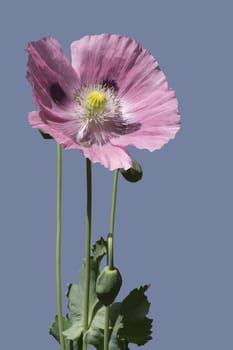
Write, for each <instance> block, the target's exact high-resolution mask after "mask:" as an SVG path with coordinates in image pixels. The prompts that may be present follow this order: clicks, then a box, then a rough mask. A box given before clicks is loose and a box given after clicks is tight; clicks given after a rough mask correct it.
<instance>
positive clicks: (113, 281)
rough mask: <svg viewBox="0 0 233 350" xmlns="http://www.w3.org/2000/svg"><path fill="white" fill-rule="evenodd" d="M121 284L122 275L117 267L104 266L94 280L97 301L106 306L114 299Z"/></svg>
mask: <svg viewBox="0 0 233 350" xmlns="http://www.w3.org/2000/svg"><path fill="white" fill-rule="evenodd" d="M121 285H122V277H121V274H120V271H119V270H118V269H117V268H115V267H114V268H113V269H110V268H109V267H108V266H106V267H105V268H104V269H103V271H102V272H101V273H100V274H99V276H98V278H97V281H96V294H97V297H98V299H99V301H100V302H101V303H102V304H103V305H105V306H108V305H110V304H112V302H113V301H114V300H115V298H116V296H117V294H118V293H119V290H120V288H121Z"/></svg>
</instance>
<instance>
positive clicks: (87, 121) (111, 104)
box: [75, 83, 121, 147]
mask: <svg viewBox="0 0 233 350" xmlns="http://www.w3.org/2000/svg"><path fill="white" fill-rule="evenodd" d="M75 101H76V102H77V107H76V115H77V122H78V132H77V135H76V142H78V143H80V144H83V145H85V146H87V147H88V146H91V145H92V144H93V143H98V144H105V143H107V142H108V141H109V138H110V137H112V133H113V132H114V128H115V126H114V125H115V124H116V121H120V120H121V108H120V100H119V98H118V96H117V95H116V93H115V90H114V89H113V88H109V87H108V86H106V85H105V84H101V83H100V84H90V85H87V86H84V87H82V88H80V89H79V90H77V91H76V92H75Z"/></svg>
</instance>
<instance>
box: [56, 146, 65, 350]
mask: <svg viewBox="0 0 233 350" xmlns="http://www.w3.org/2000/svg"><path fill="white" fill-rule="evenodd" d="M61 189H62V149H61V145H59V144H57V238H56V289H57V317H58V329H59V338H60V344H61V349H62V350H65V341H64V337H63V334H62V331H63V321H62V288H61Z"/></svg>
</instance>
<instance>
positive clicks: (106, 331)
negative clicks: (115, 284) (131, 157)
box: [104, 169, 119, 350]
mask: <svg viewBox="0 0 233 350" xmlns="http://www.w3.org/2000/svg"><path fill="white" fill-rule="evenodd" d="M118 173H119V171H118V169H117V170H115V172H114V180H113V190H112V209H111V216H110V225H109V235H108V248H109V249H108V267H109V268H110V269H112V268H113V267H114V259H113V251H114V249H113V248H114V227H115V212H116V198H117V183H118ZM109 317H110V307H109V306H106V308H105V325H104V350H108V342H109Z"/></svg>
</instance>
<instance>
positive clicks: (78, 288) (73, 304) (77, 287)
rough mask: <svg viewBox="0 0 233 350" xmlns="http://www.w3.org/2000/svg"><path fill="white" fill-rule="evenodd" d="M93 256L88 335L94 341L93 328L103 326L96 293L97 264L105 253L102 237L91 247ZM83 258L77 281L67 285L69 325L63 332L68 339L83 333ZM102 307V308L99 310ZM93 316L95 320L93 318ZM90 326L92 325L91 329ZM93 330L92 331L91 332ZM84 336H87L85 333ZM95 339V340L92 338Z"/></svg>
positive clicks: (74, 338) (101, 311)
mask: <svg viewBox="0 0 233 350" xmlns="http://www.w3.org/2000/svg"><path fill="white" fill-rule="evenodd" d="M92 251H93V256H91V260H90V289H89V320H88V324H89V325H90V327H89V333H88V337H89V339H91V341H92V342H93V341H96V339H97V335H96V334H97V331H96V329H95V328H100V329H101V328H104V314H103V307H102V304H101V303H100V302H99V299H98V298H97V295H96V291H95V289H96V280H97V277H98V275H99V266H100V263H101V260H102V258H103V257H104V255H105V254H106V253H107V250H106V242H105V241H104V239H103V238H101V239H100V240H98V241H97V242H96V243H95V244H94V245H93V248H92ZM85 264H86V263H85V260H84V261H83V264H82V267H81V270H80V276H79V283H78V284H71V285H70V286H69V287H68V292H67V297H68V309H69V313H68V319H69V321H70V327H69V328H68V329H66V330H65V331H64V332H63V334H64V335H65V337H66V338H67V339H69V340H79V339H80V338H81V336H82V334H83V305H84V299H85ZM101 309H102V310H101ZM94 317H95V320H93V319H94ZM91 327H94V329H93V330H92V329H91ZM91 332H93V333H91ZM84 336H87V334H85V335H84ZM93 339H95V340H93Z"/></svg>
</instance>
